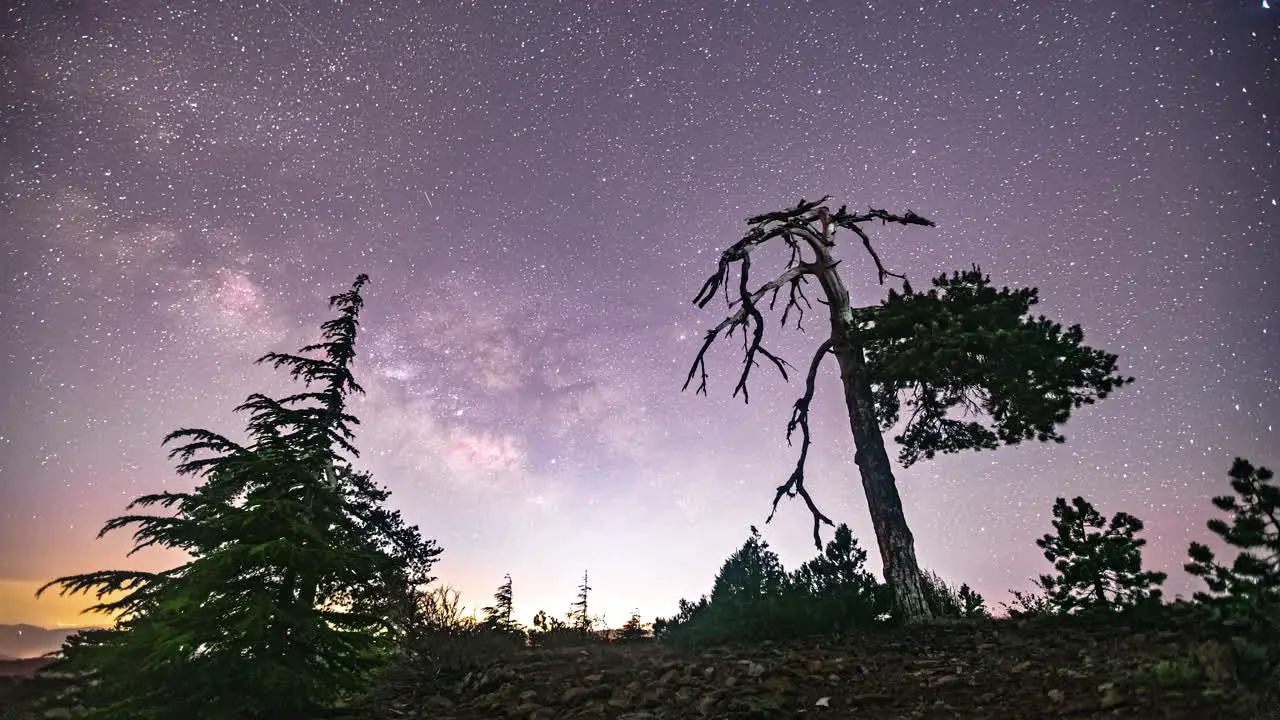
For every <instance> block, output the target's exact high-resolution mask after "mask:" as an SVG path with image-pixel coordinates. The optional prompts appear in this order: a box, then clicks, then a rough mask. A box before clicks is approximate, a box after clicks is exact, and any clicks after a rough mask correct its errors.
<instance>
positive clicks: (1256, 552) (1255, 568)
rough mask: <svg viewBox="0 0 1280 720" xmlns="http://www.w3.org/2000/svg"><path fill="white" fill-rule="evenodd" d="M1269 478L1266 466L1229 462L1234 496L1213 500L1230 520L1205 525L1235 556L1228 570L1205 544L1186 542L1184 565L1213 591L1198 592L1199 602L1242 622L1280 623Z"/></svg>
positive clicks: (1279, 501)
mask: <svg viewBox="0 0 1280 720" xmlns="http://www.w3.org/2000/svg"><path fill="white" fill-rule="evenodd" d="M1274 477H1275V475H1274V473H1272V472H1271V470H1270V469H1269V468H1265V467H1254V466H1253V464H1252V463H1250V462H1249V461H1248V460H1245V459H1244V458H1236V459H1235V461H1234V462H1233V463H1232V465H1231V471H1230V478H1231V489H1232V490H1234V491H1235V493H1236V494H1235V495H1234V496H1232V495H1222V496H1218V497H1215V498H1213V504H1214V507H1217V508H1218V509H1219V510H1222V511H1224V512H1228V513H1231V514H1232V516H1233V517H1232V522H1231V524H1230V525H1228V524H1227V523H1226V521H1224V520H1222V519H1221V518H1213V519H1211V520H1210V521H1209V523H1208V526H1209V529H1210V530H1212V531H1213V532H1214V534H1216V535H1218V536H1219V537H1221V538H1222V539H1223V540H1224V541H1225V542H1226V543H1227V544H1229V545H1231V546H1233V547H1236V548H1240V552H1239V554H1237V555H1236V559H1235V562H1234V563H1232V565H1231V566H1230V567H1227V566H1225V565H1222V564H1220V563H1219V562H1217V560H1216V559H1215V557H1214V553H1213V551H1212V550H1210V549H1209V547H1208V546H1206V545H1202V544H1200V543H1197V542H1193V543H1191V546H1190V548H1189V549H1188V553H1189V554H1190V556H1191V559H1192V562H1189V563H1187V564H1186V565H1185V566H1184V567H1185V568H1186V570H1187V572H1189V573H1191V574H1192V575H1195V576H1197V577H1200V578H1203V579H1204V581H1205V584H1206V585H1208V586H1209V590H1210V592H1212V593H1213V595H1210V594H1207V593H1203V592H1197V593H1196V594H1195V596H1194V597H1195V599H1196V600H1197V601H1198V602H1201V603H1204V604H1206V605H1209V606H1211V607H1215V608H1217V609H1218V610H1220V611H1225V613H1226V614H1228V615H1236V616H1241V619H1255V618H1258V617H1259V616H1261V615H1265V614H1267V613H1270V614H1271V615H1272V616H1273V617H1274V620H1273V622H1277V623H1280V612H1278V611H1280V487H1278V486H1276V485H1275V484H1273V483H1272V482H1271V480H1272V479H1273V478H1274ZM1277 629H1280V628H1277Z"/></svg>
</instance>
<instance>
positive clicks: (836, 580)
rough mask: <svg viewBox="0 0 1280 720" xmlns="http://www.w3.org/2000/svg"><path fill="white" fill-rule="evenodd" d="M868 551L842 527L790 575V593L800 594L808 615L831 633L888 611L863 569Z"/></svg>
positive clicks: (879, 587) (876, 584) (883, 596)
mask: <svg viewBox="0 0 1280 720" xmlns="http://www.w3.org/2000/svg"><path fill="white" fill-rule="evenodd" d="M866 561H867V551H866V550H864V549H862V547H861V546H859V545H858V539H857V538H855V537H854V536H853V531H851V530H850V529H849V526H848V525H846V524H844V523H841V524H840V525H838V526H837V527H836V531H835V536H834V537H833V538H832V539H831V540H829V541H828V542H827V546H826V548H825V549H823V551H822V553H821V554H819V555H818V556H817V557H814V558H812V559H810V560H808V561H807V562H805V563H804V564H803V565H801V566H800V567H799V568H797V569H796V570H795V572H793V573H791V576H790V583H791V589H792V590H794V591H796V592H799V593H801V594H802V596H803V597H802V598H797V599H795V600H793V602H807V603H809V604H810V605H811V606H812V608H811V610H810V612H811V614H814V615H821V616H822V617H823V618H824V620H825V621H826V622H827V624H828V625H830V628H829V629H831V630H836V629H845V628H848V627H852V626H857V625H867V624H869V623H871V622H872V621H874V620H875V618H876V617H877V616H879V615H880V614H882V613H884V612H887V611H888V610H889V609H890V608H889V605H888V602H887V601H888V597H887V594H886V592H885V590H886V588H885V587H884V586H883V585H881V584H880V583H879V582H878V581H877V580H876V579H875V576H873V575H872V574H871V573H870V572H868V571H867V569H866Z"/></svg>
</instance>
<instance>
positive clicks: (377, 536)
mask: <svg viewBox="0 0 1280 720" xmlns="http://www.w3.org/2000/svg"><path fill="white" fill-rule="evenodd" d="M367 281H368V277H367V276H365V275H360V276H359V277H358V278H357V279H356V282H355V284H354V285H353V286H352V289H351V290H350V291H349V292H346V293H343V294H340V295H335V296H333V297H332V298H330V301H329V303H330V307H336V308H337V309H338V310H339V311H340V313H339V316H338V317H337V318H335V319H333V320H329V321H327V322H325V323H324V324H323V325H322V326H321V330H322V335H323V338H324V339H323V341H322V342H320V343H318V344H315V345H310V346H307V347H304V348H303V349H302V350H301V351H300V353H302V354H301V355H285V354H279V353H269V354H267V355H265V356H263V357H262V358H260V359H259V361H258V362H260V363H269V364H271V365H273V366H274V367H275V368H281V367H287V368H288V370H289V374H290V376H292V377H293V379H295V380H301V381H302V382H303V383H304V384H305V385H306V386H307V391H305V392H301V393H298V394H294V395H291V396H288V397H285V398H281V399H272V398H269V397H266V396H265V395H261V394H253V395H250V396H249V398H248V400H247V401H246V402H245V403H244V404H242V405H241V406H240V407H238V408H237V411H239V412H248V413H249V416H250V417H249V422H248V435H249V436H250V438H251V443H250V444H248V445H241V444H238V443H236V442H234V441H232V440H230V439H228V438H226V437H224V436H222V435H219V434H217V433H214V432H211V431H208V430H192V429H183V430H178V431H175V432H173V433H170V434H169V435H168V436H167V437H166V438H165V444H169V443H172V442H175V441H186V443H185V444H183V445H180V446H178V447H176V448H174V449H173V450H171V451H170V457H171V458H176V459H178V460H179V464H178V467H177V471H178V473H179V474H182V475H190V476H194V477H196V478H198V479H199V480H200V482H199V484H198V485H197V486H196V488H195V489H194V490H192V491H191V492H187V493H183V492H163V493H158V494H152V495H144V496H142V497H139V498H137V499H136V500H134V501H133V503H131V504H130V506H129V508H130V509H132V508H134V507H150V506H157V505H158V506H160V507H162V508H173V509H176V511H177V512H176V514H174V515H165V516H154V515H124V516H121V517H117V518H114V519H112V520H110V521H109V522H108V523H107V524H106V525H105V526H104V528H103V530H102V532H101V533H100V534H99V536H101V535H103V534H105V533H107V532H110V531H112V530H116V529H120V528H124V527H127V526H130V525H135V526H137V529H136V531H135V533H134V538H135V546H134V550H133V552H137V551H138V550H141V549H143V548H146V547H150V546H159V547H168V548H174V549H179V550H183V551H185V552H186V553H187V554H188V555H189V556H190V560H189V561H187V562H186V563H184V564H182V565H180V566H178V567H176V568H172V569H170V570H166V571H163V572H158V573H147V572H138V571H100V572H95V573H88V574H84V575H75V576H69V577H62V578H58V579H57V580H54V581H52V582H50V583H48V584H47V585H45V586H44V587H42V588H41V589H40V592H41V593H42V592H44V591H45V590H47V589H48V588H50V587H52V586H61V588H62V589H61V592H62V593H63V594H66V593H79V592H90V591H94V592H96V594H97V597H98V599H99V600H100V601H101V602H99V603H98V604H97V605H94V606H93V607H91V608H90V611H96V612H102V613H106V614H110V615H114V616H116V618H117V622H116V624H115V626H114V627H113V628H111V629H109V630H106V631H96V632H91V633H86V634H84V635H82V636H78V637H73V638H72V639H71V640H70V641H69V642H68V643H67V645H66V647H65V648H64V654H65V658H66V660H65V662H66V665H67V668H68V669H71V670H78V671H86V672H88V673H90V674H91V675H92V676H93V679H94V680H96V681H97V682H95V683H92V684H91V685H89V686H86V687H84V688H82V689H81V695H80V698H79V700H80V701H81V702H83V703H84V704H85V705H86V706H87V707H88V708H89V713H88V714H89V716H91V717H104V718H116V717H130V718H154V719H157V720H159V719H165V720H167V719H169V718H174V719H179V718H180V719H181V720H187V719H189V718H192V717H200V718H209V719H210V720H222V719H224V718H225V719H226V720H241V719H243V718H275V717H280V718H299V717H313V716H315V715H316V714H317V713H319V712H320V711H321V709H322V708H323V707H324V706H326V705H328V704H330V703H331V702H332V701H334V700H335V699H337V698H339V697H340V696H342V695H343V694H344V693H350V692H355V691H358V690H359V689H361V688H362V687H363V686H364V684H365V682H366V681H367V679H368V677H369V674H370V672H371V671H373V670H374V669H376V668H377V667H379V666H380V664H381V663H382V662H383V661H384V660H385V659H386V658H387V657H388V656H389V654H390V653H391V652H392V651H394V649H395V647H396V642H397V640H398V639H399V638H400V637H402V636H403V634H404V632H405V631H406V628H407V626H408V625H409V623H411V622H412V620H413V606H414V602H415V592H416V591H417V589H418V588H419V587H420V586H422V585H424V584H426V583H427V582H429V581H430V579H431V578H430V574H429V573H430V569H431V567H432V565H433V564H434V562H435V561H436V558H437V556H438V555H439V553H440V549H439V548H438V547H436V545H435V543H434V541H430V540H423V539H422V538H421V536H420V535H419V532H418V529H417V528H416V527H412V526H407V525H405V523H404V522H403V520H402V519H401V517H400V515H399V513H398V512H391V511H388V510H387V509H386V508H385V507H384V506H383V503H384V501H385V500H386V499H387V497H388V493H387V491H386V490H385V489H383V488H380V487H378V486H376V485H375V484H374V483H373V482H372V479H371V478H370V476H369V475H368V474H364V473H359V472H356V471H355V470H353V469H352V468H351V466H350V462H349V460H348V459H347V457H345V456H344V453H345V455H346V456H350V457H356V456H358V452H357V451H356V449H355V447H354V446H353V445H352V443H351V441H352V439H353V437H354V434H353V432H352V429H351V427H352V426H353V425H355V424H357V423H358V422H359V421H358V419H357V418H355V417H354V416H352V415H350V414H348V413H347V411H346V400H347V397H348V395H350V394H351V393H359V392H362V389H361V388H360V386H359V385H358V384H357V383H356V382H355V379H354V376H353V375H352V373H351V368H350V365H351V363H352V361H353V359H354V357H355V339H356V330H357V326H358V315H359V312H360V309H361V308H362V306H363V299H362V297H361V296H360V289H361V287H362V286H363V285H364V284H365V283H366V282H367ZM306 353H313V354H318V355H320V357H307V356H305V354H306ZM313 385H315V386H318V388H317V389H314V390H313V389H312V386H313ZM198 455H205V456H203V457H197V456H198ZM116 593H123V595H124V596H123V597H122V598H120V599H118V600H115V601H111V602H107V601H104V600H103V598H104V597H105V596H107V595H110V594H116Z"/></svg>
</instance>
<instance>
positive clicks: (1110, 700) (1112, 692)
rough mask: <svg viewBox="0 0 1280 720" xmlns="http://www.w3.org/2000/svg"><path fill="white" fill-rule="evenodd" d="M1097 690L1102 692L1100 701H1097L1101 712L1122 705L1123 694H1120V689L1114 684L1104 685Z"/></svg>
mask: <svg viewBox="0 0 1280 720" xmlns="http://www.w3.org/2000/svg"><path fill="white" fill-rule="evenodd" d="M1098 689H1099V690H1100V691H1101V692H1102V699H1101V700H1099V701H1098V705H1099V706H1100V707H1101V708H1102V709H1103V710H1110V709H1111V708H1113V707H1116V706H1117V705H1121V704H1123V703H1124V693H1122V692H1120V688H1118V687H1116V685H1115V683H1104V684H1103V685H1102V686H1101V687H1099V688H1098Z"/></svg>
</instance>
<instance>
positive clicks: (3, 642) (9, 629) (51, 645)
mask: <svg viewBox="0 0 1280 720" xmlns="http://www.w3.org/2000/svg"><path fill="white" fill-rule="evenodd" d="M84 629H86V628H42V627H36V626H35V625H0V660H21V659H24V658H34V657H40V656H41V655H44V654H45V653H48V652H53V651H54V650H57V649H58V648H60V647H62V642H63V641H64V640H66V639H67V636H68V635H74V634H75V633H77V632H80V631H81V630H84Z"/></svg>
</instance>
